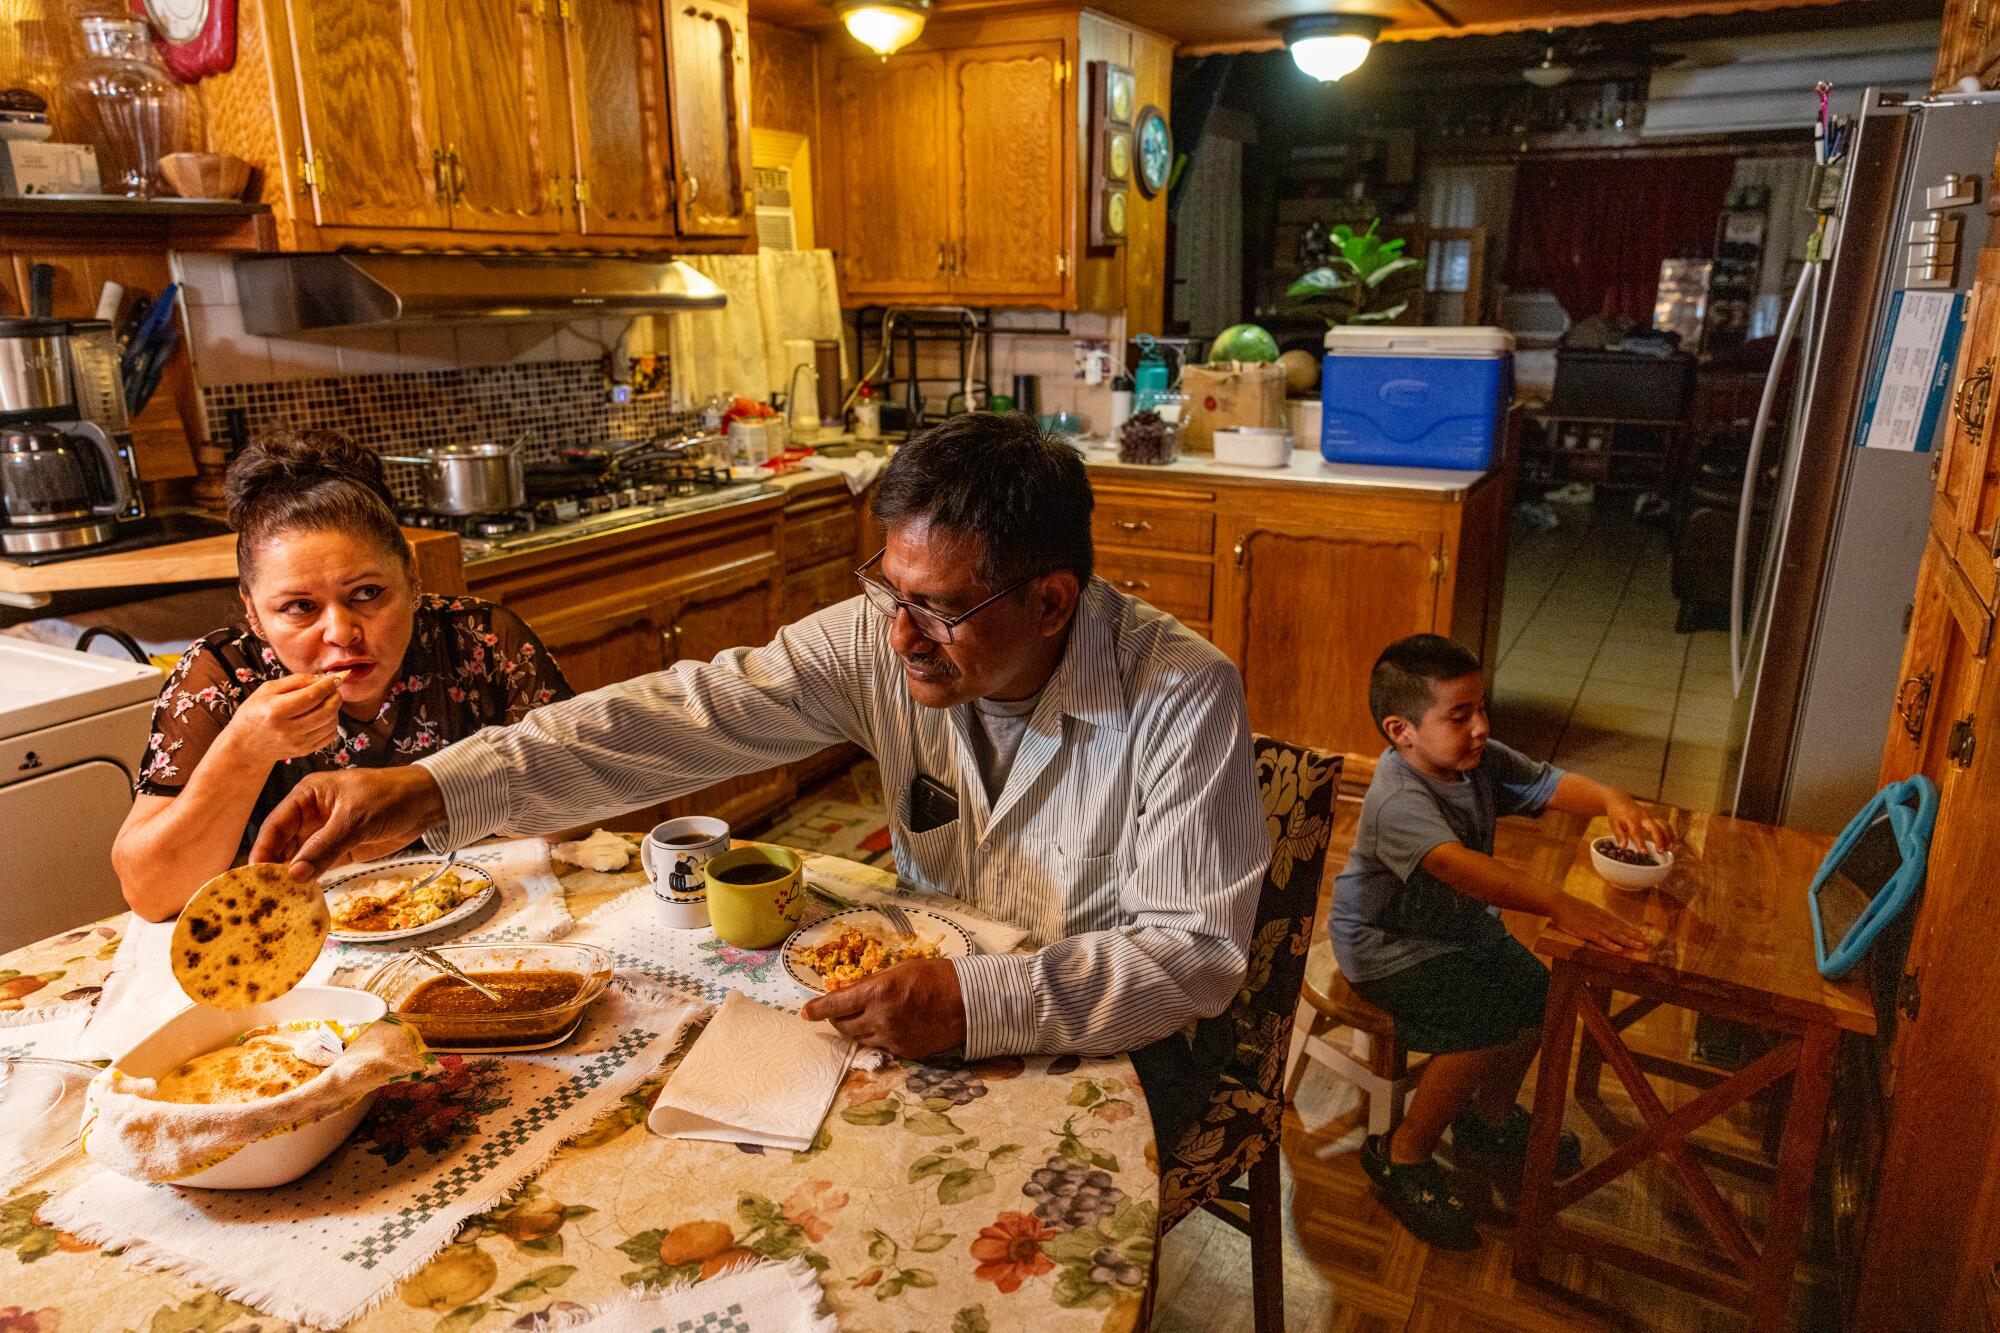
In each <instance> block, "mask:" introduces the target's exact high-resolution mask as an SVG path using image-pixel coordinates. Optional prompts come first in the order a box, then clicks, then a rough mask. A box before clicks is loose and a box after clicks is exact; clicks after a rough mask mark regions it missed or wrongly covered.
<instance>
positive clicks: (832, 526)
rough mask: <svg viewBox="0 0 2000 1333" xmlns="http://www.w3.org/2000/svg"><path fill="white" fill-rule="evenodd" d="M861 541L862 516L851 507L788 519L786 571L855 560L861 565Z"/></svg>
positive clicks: (786, 530)
mask: <svg viewBox="0 0 2000 1333" xmlns="http://www.w3.org/2000/svg"><path fill="white" fill-rule="evenodd" d="M860 540H861V516H860V514H859V513H858V512H856V510H855V508H854V506H853V505H851V504H845V505H841V506H839V507H837V508H832V509H821V510H813V511H809V512H807V513H804V514H800V515H799V516H797V517H796V518H794V517H791V516H787V517H786V519H785V568H786V569H804V568H805V567H806V566H808V565H816V564H819V563H820V562H821V561H822V560H853V561H854V564H857V565H858V564H860V563H861V562H860V561H859V560H857V559H855V554H854V548H855V544H856V543H857V542H859V541H860ZM852 567H853V566H852V565H850V566H849V568H850V569H851V568H852Z"/></svg>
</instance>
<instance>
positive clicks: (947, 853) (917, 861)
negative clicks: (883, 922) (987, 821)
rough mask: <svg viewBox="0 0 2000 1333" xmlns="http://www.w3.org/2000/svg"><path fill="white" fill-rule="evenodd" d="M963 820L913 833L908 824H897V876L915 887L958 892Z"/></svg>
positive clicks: (895, 841) (895, 835) (894, 840)
mask: <svg viewBox="0 0 2000 1333" xmlns="http://www.w3.org/2000/svg"><path fill="white" fill-rule="evenodd" d="M961 823H962V821H960V820H957V819H954V820H951V821H950V822H949V823H944V824H940V825H938V826H937V827H936V828H934V829H925V830H924V831H923V832H922V833H912V832H911V831H910V826H909V824H908V823H906V822H905V821H903V820H901V819H898V820H897V821H896V830H895V834H894V836H893V839H892V841H893V842H894V843H895V850H896V873H897V874H899V875H900V876H902V878H904V879H906V880H909V881H910V882H911V883H912V884H921V885H922V886H924V887H925V888H927V889H932V890H935V891H937V892H939V893H956V892H957V887H958V884H959V881H960V879H961V876H960V874H959V867H958V833H959V829H960V827H961Z"/></svg>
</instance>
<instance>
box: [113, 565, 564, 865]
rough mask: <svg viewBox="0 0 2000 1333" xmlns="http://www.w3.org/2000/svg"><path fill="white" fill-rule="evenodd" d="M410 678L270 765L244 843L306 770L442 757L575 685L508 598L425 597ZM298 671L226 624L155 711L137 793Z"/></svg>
mask: <svg viewBox="0 0 2000 1333" xmlns="http://www.w3.org/2000/svg"><path fill="white" fill-rule="evenodd" d="M415 622H416V623H415V625H414V627H413V628H412V630H411V633H410V646H409V649H408V650H407V651H406V652H405V653H404V655H403V665H402V670H401V674H400V678H399V679H398V680H397V681H396V682H395V683H394V684H393V685H391V686H390V687H389V693H388V696H387V697H386V698H384V699H383V700H382V704H381V707H380V708H379V709H378V710H377V711H376V714H375V716H374V717H372V718H370V719H368V720H367V721H365V722H363V721H357V720H355V719H354V718H353V717H351V716H349V715H348V714H347V712H345V711H344V710H343V711H342V713H341V715H340V731H339V735H338V736H337V737H336V738H335V740H334V741H333V743H332V744H330V745H328V746H327V747H326V748H325V749H323V750H318V751H315V752H314V753H312V754H309V755H304V756H302V757H300V758H297V759H288V760H286V761H285V762H284V763H281V764H279V765H277V766H276V767H274V768H273V769H272V770H271V776H270V778H269V779H268V780H267V781H266V782H265V783H264V790H263V791H262V792H261V793H260V794H259V795H258V797H257V806H256V809H255V810H254V811H253V812H252V813H251V816H250V824H249V827H248V828H246V829H245V830H244V834H243V845H244V846H246V847H247V846H249V845H250V844H251V843H252V842H253V841H255V839H256V835H257V830H258V828H259V827H260V826H261V825H262V824H263V822H264V818H265V816H266V815H268V814H270V813H271V811H272V810H273V809H275V808H276V807H277V805H278V802H280V801H281V800H283V799H284V797H285V793H287V792H289V791H290V790H291V789H292V788H293V787H295V786H297V785H298V783H299V780H300V779H301V778H303V777H305V776H306V774H308V773H324V772H330V771H334V770H338V769H343V768H388V767H391V766H393V765H396V764H407V763H411V762H412V761H414V760H417V759H421V758H422V757H423V756H425V755H427V754H435V753H436V752H437V751H439V750H441V749H443V748H444V747H445V746H447V745H449V744H451V743H452V742H453V741H456V740H463V739H464V738H465V737H467V736H470V735H471V734H472V733H473V732H475V731H478V730H479V729H480V728H481V727H485V726H496V725H500V724H504V723H509V722H518V721H520V720H521V718H522V717H523V716H525V715H526V714H527V713H528V712H529V711H530V710H531V709H535V708H539V707H540V706H541V705H543V704H545V703H550V702H553V701H555V700H558V699H567V698H569V697H570V696H571V695H572V694H574V693H575V691H574V690H572V689H570V687H569V682H568V681H566V680H564V679H563V674H562V670H561V668H559V667H557V666H556V663H555V659H554V658H552V657H550V656H549V652H548V649H546V648H544V647H543V646H542V643H541V640H539V639H537V638H536V637H535V632H534V631H533V630H531V629H529V628H528V627H527V625H526V624H524V623H523V622H522V620H521V618H520V617H519V616H517V615H515V614H514V613H513V612H512V611H509V610H507V608H505V607H503V606H496V605H494V604H493V603H491V602H483V601H481V600H479V599H478V598H476V597H440V596H437V595H435V594H431V593H425V594H422V595H420V596H419V597H418V598H417V605H416V611H415ZM287 674H289V673H288V672H287V671H286V669H285V667H284V665H283V664H282V663H281V662H279V661H278V655H277V654H276V653H274V652H273V651H272V650H271V647H270V645H269V644H267V643H265V642H264V641H263V640H262V639H260V638H258V637H257V636H256V635H255V634H253V633H251V632H250V631H249V630H247V629H223V630H217V631H216V632H215V633H213V634H211V635H209V636H208V637H207V638H205V639H202V640H201V641H200V642H198V643H196V644H194V645H193V646H191V647H190V648H189V649H188V651H187V653H186V654H185V655H184V656H183V657H182V658H181V660H180V664H179V665H178V666H176V667H175V668H174V670H173V673H172V674H171V675H169V676H168V677H167V683H166V687H165V688H164V689H162V690H161V691H160V700H159V702H158V703H157V704H155V705H154V707H153V734H152V738H151V740H150V741H148V742H147V745H146V758H145V762H144V765H143V766H142V768H141V770H140V773H139V780H138V781H137V782H136V783H134V784H133V785H134V787H135V789H136V790H137V791H138V792H140V793H141V794H143V795H148V796H175V795H178V794H179V793H180V789H181V788H182V787H183V786H184V785H186V783H187V781H188V779H189V778H191V777H192V776H193V775H194V770H195V765H197V764H199V763H200V762H201V758H202V756H203V755H204V754H207V753H208V747H209V746H210V745H212V744H214V742H215V738H216V736H217V735H218V734H220V732H221V731H222V729H223V727H225V726H226V725H228V723H229V719H230V718H231V717H233V716H235V713H236V709H237V707H238V706H239V705H241V704H242V702H243V701H244V700H245V699H247V698H249V697H250V695H251V694H252V693H253V692H254V691H255V690H256V689H257V687H258V686H259V685H261V684H263V683H264V682H265V681H267V680H277V679H279V678H280V677H283V676H285V675H287Z"/></svg>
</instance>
